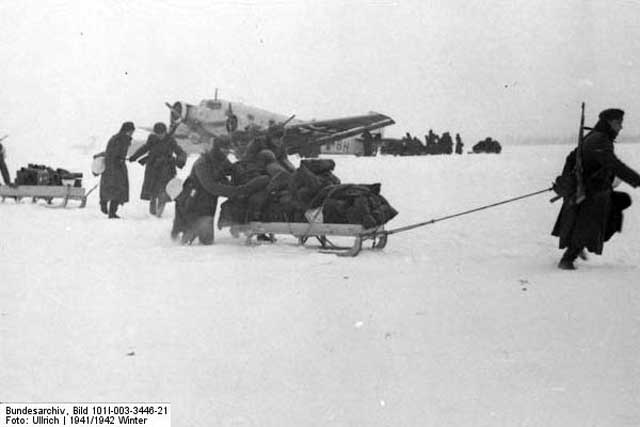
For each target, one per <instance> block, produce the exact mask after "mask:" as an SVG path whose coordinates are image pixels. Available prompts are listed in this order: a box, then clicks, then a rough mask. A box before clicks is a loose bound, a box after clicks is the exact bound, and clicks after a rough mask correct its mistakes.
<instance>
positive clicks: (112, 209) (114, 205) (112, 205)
mask: <svg viewBox="0 0 640 427" xmlns="http://www.w3.org/2000/svg"><path fill="white" fill-rule="evenodd" d="M116 212H118V202H116V201H115V200H112V201H111V202H109V218H110V219H115V218H120V217H119V216H118V215H117V214H116Z"/></svg>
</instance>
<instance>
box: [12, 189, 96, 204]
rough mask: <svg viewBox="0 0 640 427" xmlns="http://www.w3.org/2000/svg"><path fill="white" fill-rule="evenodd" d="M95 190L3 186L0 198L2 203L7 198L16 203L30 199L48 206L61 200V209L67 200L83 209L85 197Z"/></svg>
mask: <svg viewBox="0 0 640 427" xmlns="http://www.w3.org/2000/svg"><path fill="white" fill-rule="evenodd" d="M95 188H96V187H93V188H92V189H91V190H89V191H85V189H84V187H74V186H72V185H17V186H8V185H3V186H0V197H2V201H3V202H4V200H5V199H6V198H7V197H11V198H13V199H15V201H16V202H19V201H20V200H22V199H24V198H31V200H32V202H34V203H35V202H36V201H38V200H39V199H43V200H46V202H47V203H48V204H51V203H52V201H53V199H62V205H61V207H65V206H67V202H68V201H69V200H79V201H80V206H79V207H81V208H84V207H85V206H86V205H87V197H88V196H89V194H91V192H92V191H93V190H94V189H95Z"/></svg>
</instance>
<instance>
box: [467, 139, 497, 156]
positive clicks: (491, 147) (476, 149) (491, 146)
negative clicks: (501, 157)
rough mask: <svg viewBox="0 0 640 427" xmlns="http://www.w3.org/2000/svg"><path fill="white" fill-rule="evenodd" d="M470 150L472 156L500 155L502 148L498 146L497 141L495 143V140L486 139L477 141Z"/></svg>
mask: <svg viewBox="0 0 640 427" xmlns="http://www.w3.org/2000/svg"><path fill="white" fill-rule="evenodd" d="M471 150H472V151H471V153H473V154H478V153H496V154H500V152H501V151H502V147H501V146H500V143H499V142H498V141H496V140H495V139H491V137H487V138H485V139H484V140H482V141H478V142H477V143H476V145H474V146H473V147H471Z"/></svg>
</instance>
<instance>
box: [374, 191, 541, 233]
mask: <svg viewBox="0 0 640 427" xmlns="http://www.w3.org/2000/svg"><path fill="white" fill-rule="evenodd" d="M552 189H553V188H552V187H549V188H545V189H544V190H539V191H535V192H533V193H529V194H525V195H522V196H518V197H513V198H511V199H507V200H503V201H501V202H497V203H492V204H490V205H486V206H481V207H479V208H475V209H470V210H467V211H463V212H458V213H455V214H452V215H447V216H443V217H441V218H434V219H431V220H429V221H424V222H418V223H416V224H410V225H406V226H404V227H398V228H394V229H391V230H382V231H378V232H374V233H370V234H365V235H366V236H373V237H375V236H379V235H385V236H387V235H389V234H396V233H401V232H403V231H409V230H413V229H414V228H418V227H422V226H425V225H429V224H434V223H436V222H440V221H444V220H447V219H451V218H455V217H458V216H462V215H467V214H470V213H474V212H478V211H481V210H484V209H489V208H493V207H495V206H500V205H504V204H506V203H511V202H515V201H517V200H521V199H526V198H527V197H532V196H536V195H538V194H542V193H546V192H547V191H551V190H552Z"/></svg>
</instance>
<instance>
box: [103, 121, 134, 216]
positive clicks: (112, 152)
mask: <svg viewBox="0 0 640 427" xmlns="http://www.w3.org/2000/svg"><path fill="white" fill-rule="evenodd" d="M130 145H131V137H130V136H129V135H127V134H126V133H118V134H115V135H113V136H112V137H111V139H110V140H109V142H108V143H107V149H106V151H105V159H104V163H105V165H104V166H105V167H104V172H103V173H102V175H101V176H100V200H104V201H107V200H112V201H115V202H118V203H120V204H122V203H126V202H128V201H129V175H128V173H127V164H126V159H127V151H128V150H129V146H130Z"/></svg>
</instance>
